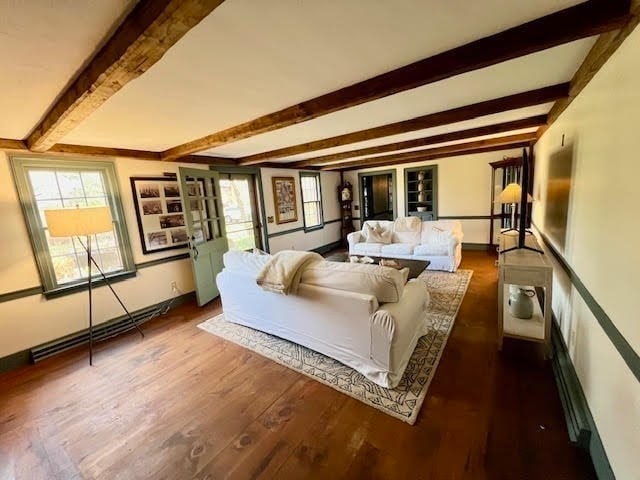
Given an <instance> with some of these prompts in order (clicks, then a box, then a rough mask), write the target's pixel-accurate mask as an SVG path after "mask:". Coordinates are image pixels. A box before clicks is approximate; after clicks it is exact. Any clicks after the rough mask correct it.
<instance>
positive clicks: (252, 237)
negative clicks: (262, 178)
mask: <svg viewBox="0 0 640 480" xmlns="http://www.w3.org/2000/svg"><path fill="white" fill-rule="evenodd" d="M220 195H221V198H222V210H223V212H224V220H225V229H226V237H227V240H228V242H229V249H230V250H252V249H253V248H255V247H258V248H262V237H261V225H260V215H259V214H258V202H257V196H256V178H255V176H254V175H253V174H250V173H249V174H248V173H220Z"/></svg>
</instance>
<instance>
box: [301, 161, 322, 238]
mask: <svg viewBox="0 0 640 480" xmlns="http://www.w3.org/2000/svg"><path fill="white" fill-rule="evenodd" d="M300 185H301V188H302V213H303V216H304V229H305V230H307V231H308V230H315V229H317V228H322V227H323V226H324V220H323V218H322V191H321V189H320V173H319V172H300Z"/></svg>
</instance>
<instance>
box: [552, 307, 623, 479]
mask: <svg viewBox="0 0 640 480" xmlns="http://www.w3.org/2000/svg"><path fill="white" fill-rule="evenodd" d="M552 325H553V326H552V329H551V345H552V348H553V357H552V360H551V366H552V368H553V376H554V378H555V380H556V384H557V386H558V392H559V394H560V400H561V402H562V408H563V410H564V413H565V419H566V422H567V430H568V432H569V438H570V440H571V442H572V443H574V444H575V445H577V446H579V447H581V448H584V449H585V450H587V451H588V452H589V455H590V456H591V461H592V462H593V467H594V469H595V471H596V474H597V475H598V478H599V479H600V480H615V478H616V477H615V475H614V473H613V470H612V468H611V464H610V463H609V458H608V457H607V453H606V451H605V449H604V445H603V444H602V439H601V438H600V434H599V433H598V428H597V427H596V423H595V421H594V419H593V416H592V415H591V410H590V409H589V404H588V403H587V399H586V397H585V395H584V391H583V390H582V386H581V385H580V380H579V379H578V375H577V374H576V371H575V368H574V367H573V363H572V362H571V358H570V357H569V353H568V351H567V346H566V345H565V343H564V340H563V338H562V333H560V329H559V328H558V323H557V321H556V318H555V316H554V317H553V324H552Z"/></svg>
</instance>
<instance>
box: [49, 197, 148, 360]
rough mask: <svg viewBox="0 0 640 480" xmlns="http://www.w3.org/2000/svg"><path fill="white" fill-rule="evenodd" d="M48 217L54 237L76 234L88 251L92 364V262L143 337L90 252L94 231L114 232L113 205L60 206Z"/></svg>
mask: <svg viewBox="0 0 640 480" xmlns="http://www.w3.org/2000/svg"><path fill="white" fill-rule="evenodd" d="M44 215H45V218H46V220H47V228H48V230H49V236H51V237H77V238H78V241H79V242H80V245H82V248H84V249H85V251H86V252H87V269H88V276H89V365H93V302H92V290H93V278H92V275H91V264H92V263H93V265H95V267H96V269H97V270H98V272H100V275H102V278H103V280H104V282H105V283H106V284H107V286H108V287H109V289H110V290H111V293H113V294H114V295H115V297H116V299H117V300H118V303H120V305H121V306H122V308H123V309H124V311H125V312H127V316H128V317H129V320H131V323H132V324H133V325H134V326H135V328H136V329H137V330H138V332H140V335H142V337H143V338H144V333H142V330H140V327H139V326H138V324H137V323H136V322H135V320H134V319H133V317H132V316H131V314H130V313H129V310H127V307H125V305H124V303H123V302H122V300H120V297H119V296H118V294H117V293H116V291H115V290H114V289H113V287H112V286H111V283H110V282H109V279H108V278H107V276H106V275H105V274H104V272H103V271H102V269H101V268H100V266H99V265H98V263H97V262H96V260H95V259H94V258H93V256H92V255H91V235H95V234H96V233H104V232H111V231H112V230H113V220H112V218H111V208H110V207H108V206H106V207H86V208H80V207H78V208H59V209H51V210H45V211H44ZM81 236H86V237H87V243H86V244H84V243H82V240H80V237H81Z"/></svg>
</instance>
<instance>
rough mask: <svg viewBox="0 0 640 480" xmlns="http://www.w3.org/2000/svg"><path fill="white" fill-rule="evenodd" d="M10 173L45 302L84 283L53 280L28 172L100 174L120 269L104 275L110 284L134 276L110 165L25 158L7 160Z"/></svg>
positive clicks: (79, 287)
mask: <svg viewBox="0 0 640 480" xmlns="http://www.w3.org/2000/svg"><path fill="white" fill-rule="evenodd" d="M9 160H10V164H11V170H12V172H13V178H14V183H15V188H16V192H17V194H18V199H19V201H20V206H21V208H22V213H23V217H24V221H25V226H26V228H27V233H28V234H29V240H30V242H31V248H32V250H33V254H34V258H35V261H36V267H37V269H38V274H39V276H40V283H41V285H42V290H43V294H44V295H45V297H47V298H54V297H59V296H62V295H66V294H70V293H75V292H77V291H80V290H84V289H86V288H88V283H89V282H88V280H87V279H81V280H77V281H75V282H69V283H65V284H63V285H58V284H57V281H56V279H55V271H54V269H53V263H52V262H51V257H50V255H49V252H48V247H47V241H46V237H45V235H43V234H42V225H41V223H40V218H39V215H38V210H37V207H36V205H35V203H34V200H33V199H34V194H33V190H32V188H31V182H30V181H29V176H28V175H29V169H31V168H43V169H46V168H49V169H55V170H65V169H67V170H92V171H100V172H101V173H102V174H103V175H104V177H103V178H104V181H105V184H106V187H107V189H108V191H109V195H108V196H107V197H108V202H109V206H110V207H111V213H112V215H113V216H114V219H115V220H116V222H117V225H118V228H116V235H117V237H118V243H119V245H120V254H121V256H122V263H123V269H122V270H120V271H117V272H111V273H108V274H106V276H107V278H108V279H109V280H110V281H115V280H119V279H126V278H131V277H133V276H135V275H136V267H135V263H134V261H133V252H132V250H131V242H130V241H129V231H128V229H127V224H126V219H125V216H124V210H123V208H122V196H121V195H120V189H119V186H118V181H117V178H118V177H117V175H116V170H115V165H114V163H113V162H105V161H93V160H79V159H66V158H65V159H52V158H43V157H37V158H34V157H29V156H22V155H20V156H10V157H9ZM92 283H94V284H95V285H100V284H102V283H104V281H103V279H102V278H101V277H99V278H95V279H94V281H93V282H92Z"/></svg>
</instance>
